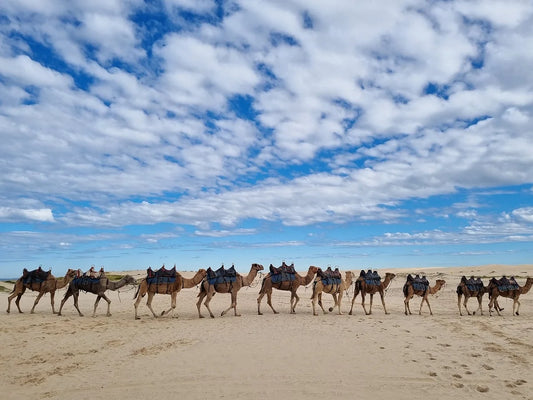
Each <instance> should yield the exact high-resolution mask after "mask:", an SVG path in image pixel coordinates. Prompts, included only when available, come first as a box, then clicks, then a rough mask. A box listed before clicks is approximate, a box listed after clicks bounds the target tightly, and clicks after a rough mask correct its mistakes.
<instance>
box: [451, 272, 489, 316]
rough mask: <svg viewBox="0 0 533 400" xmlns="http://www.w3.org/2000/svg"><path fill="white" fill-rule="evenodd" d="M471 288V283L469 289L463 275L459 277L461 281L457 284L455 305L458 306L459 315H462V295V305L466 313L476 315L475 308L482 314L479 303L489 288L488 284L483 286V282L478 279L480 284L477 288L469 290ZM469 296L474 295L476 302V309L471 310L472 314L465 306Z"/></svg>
mask: <svg viewBox="0 0 533 400" xmlns="http://www.w3.org/2000/svg"><path fill="white" fill-rule="evenodd" d="M471 289H472V285H470V289H469V287H468V284H467V280H466V277H464V276H463V277H462V278H461V282H460V283H459V285H458V286H457V307H459V315H461V316H462V315H463V313H462V311H461V297H463V296H464V302H463V306H464V308H465V310H466V312H467V313H468V315H472V314H473V315H476V312H477V310H479V313H480V314H481V315H483V307H482V305H481V302H482V300H483V295H484V294H485V293H488V291H489V290H488V289H489V288H488V286H485V285H484V284H483V282H481V280H480V284H479V285H478V287H477V290H471ZM470 297H476V298H477V302H478V307H477V309H476V311H474V312H472V314H471V313H470V310H468V307H467V306H466V303H467V302H468V299H469V298H470Z"/></svg>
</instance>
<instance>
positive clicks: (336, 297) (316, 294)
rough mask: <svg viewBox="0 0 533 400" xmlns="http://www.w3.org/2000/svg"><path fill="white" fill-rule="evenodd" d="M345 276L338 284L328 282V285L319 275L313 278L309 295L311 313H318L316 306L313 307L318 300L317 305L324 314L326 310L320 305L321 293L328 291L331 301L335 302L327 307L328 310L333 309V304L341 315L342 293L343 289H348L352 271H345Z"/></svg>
mask: <svg viewBox="0 0 533 400" xmlns="http://www.w3.org/2000/svg"><path fill="white" fill-rule="evenodd" d="M345 276H346V277H345V279H343V280H341V283H340V284H330V285H324V283H323V282H322V278H320V277H319V276H317V277H316V278H315V282H314V284H313V295H312V296H311V300H312V304H313V315H318V313H317V312H316V308H315V306H316V303H317V301H318V305H319V306H320V308H321V309H322V311H323V312H324V314H326V310H324V307H323V306H322V293H329V294H331V295H332V296H333V301H334V302H335V304H334V305H333V307H330V308H329V311H330V312H331V311H333V309H334V308H335V306H337V309H338V312H337V314H339V315H342V311H341V302H342V295H343V293H344V291H345V290H348V288H349V287H350V286H351V284H352V280H353V272H351V271H346V275H345Z"/></svg>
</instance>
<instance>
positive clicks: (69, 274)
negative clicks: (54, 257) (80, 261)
mask: <svg viewBox="0 0 533 400" xmlns="http://www.w3.org/2000/svg"><path fill="white" fill-rule="evenodd" d="M77 275H78V271H76V270H75V269H71V268H69V269H68V270H67V273H66V276H67V277H69V278H71V279H74V278H75V277H76V276H77Z"/></svg>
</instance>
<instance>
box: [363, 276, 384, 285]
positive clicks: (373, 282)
mask: <svg viewBox="0 0 533 400" xmlns="http://www.w3.org/2000/svg"><path fill="white" fill-rule="evenodd" d="M365 283H366V284H367V285H370V286H379V285H380V284H381V279H368V278H365Z"/></svg>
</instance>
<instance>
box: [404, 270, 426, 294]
mask: <svg viewBox="0 0 533 400" xmlns="http://www.w3.org/2000/svg"><path fill="white" fill-rule="evenodd" d="M407 282H410V283H411V285H412V286H413V289H414V290H417V291H418V290H420V291H423V292H425V291H426V290H428V288H429V281H428V280H427V279H426V277H425V276H423V277H422V278H421V277H420V276H418V274H417V275H416V276H415V277H414V278H413V276H412V275H411V274H409V275H407Z"/></svg>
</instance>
